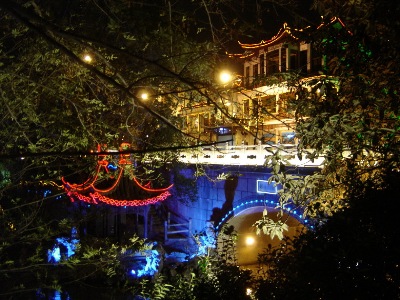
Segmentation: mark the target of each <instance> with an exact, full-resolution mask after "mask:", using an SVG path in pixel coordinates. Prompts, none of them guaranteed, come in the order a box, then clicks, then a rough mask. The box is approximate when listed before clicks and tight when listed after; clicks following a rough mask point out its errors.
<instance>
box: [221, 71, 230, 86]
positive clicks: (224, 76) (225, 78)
mask: <svg viewBox="0 0 400 300" xmlns="http://www.w3.org/2000/svg"><path fill="white" fill-rule="evenodd" d="M219 80H220V81H221V82H222V83H224V84H225V83H228V82H230V81H231V80H232V74H231V73H229V72H227V71H224V72H222V73H221V74H220V75H219Z"/></svg>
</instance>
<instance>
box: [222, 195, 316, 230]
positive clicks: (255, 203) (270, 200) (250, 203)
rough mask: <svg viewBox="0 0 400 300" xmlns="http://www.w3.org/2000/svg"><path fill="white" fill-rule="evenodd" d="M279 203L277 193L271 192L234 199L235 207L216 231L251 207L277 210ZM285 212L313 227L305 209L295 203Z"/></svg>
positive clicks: (224, 217) (287, 207) (223, 218)
mask: <svg viewBox="0 0 400 300" xmlns="http://www.w3.org/2000/svg"><path fill="white" fill-rule="evenodd" d="M278 205H279V197H278V195H277V194H269V195H267V196H265V195H263V196H261V195H254V196H249V197H245V198H242V199H240V200H237V201H234V203H233V208H232V209H231V210H229V211H228V212H227V213H226V214H225V215H224V216H223V217H222V219H221V220H220V221H219V223H218V224H217V225H216V226H215V228H216V231H217V232H219V231H220V230H221V228H222V226H223V225H224V224H225V223H227V222H228V221H229V220H230V219H231V218H234V217H235V216H237V215H239V214H242V213H245V212H246V210H248V209H249V208H254V207H258V208H262V209H264V208H266V209H267V211H268V212H269V211H276V209H277V206H278ZM284 213H286V214H287V215H288V216H290V217H292V218H294V219H296V220H297V221H299V222H300V223H301V224H303V225H304V226H307V227H310V228H313V225H312V224H311V222H310V220H309V219H307V218H304V217H303V209H301V208H295V207H294V206H293V205H288V206H286V207H285V209H284Z"/></svg>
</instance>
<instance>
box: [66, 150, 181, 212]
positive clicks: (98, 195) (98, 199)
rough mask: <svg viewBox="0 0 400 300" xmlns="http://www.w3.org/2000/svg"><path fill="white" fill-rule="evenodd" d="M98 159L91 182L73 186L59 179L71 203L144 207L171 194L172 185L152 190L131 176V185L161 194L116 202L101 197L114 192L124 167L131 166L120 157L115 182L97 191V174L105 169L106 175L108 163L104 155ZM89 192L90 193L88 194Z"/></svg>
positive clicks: (123, 157) (87, 181)
mask: <svg viewBox="0 0 400 300" xmlns="http://www.w3.org/2000/svg"><path fill="white" fill-rule="evenodd" d="M128 146H130V145H129V144H127V143H123V145H121V147H123V148H124V149H126V147H128ZM98 151H100V146H98ZM99 156H100V157H102V158H103V159H101V160H98V161H97V163H98V166H97V170H96V175H95V176H94V177H93V179H92V180H90V179H88V180H86V181H85V182H84V183H82V184H73V183H69V182H68V181H66V180H65V178H64V177H63V178H61V180H62V182H63V185H64V189H65V191H66V192H67V195H68V197H69V198H70V200H71V202H75V199H77V200H79V201H82V202H85V203H88V204H100V203H104V204H107V205H111V206H118V207H120V206H125V207H126V206H145V205H149V204H155V203H157V202H160V201H164V200H165V199H167V198H168V197H169V196H171V193H170V192H169V191H168V190H169V189H170V188H172V187H173V184H171V185H169V186H168V187H166V188H158V189H154V188H151V187H150V182H148V183H147V184H145V185H142V184H141V183H140V182H139V181H138V180H137V179H136V177H134V176H133V183H134V184H136V185H137V186H138V187H139V188H140V189H142V190H144V191H146V192H150V193H161V194H160V195H158V196H155V197H151V198H146V199H143V200H140V199H132V200H127V199H124V200H118V199H112V198H110V197H107V196H105V195H103V193H105V194H106V193H110V192H112V191H113V190H115V189H116V188H117V186H118V184H119V182H120V180H121V178H122V175H123V174H124V167H123V166H124V165H132V162H131V161H130V160H129V159H128V156H129V155H121V158H120V159H119V164H120V165H121V167H117V168H116V169H115V171H116V170H117V169H120V170H119V173H118V175H117V178H116V179H115V182H114V183H113V184H112V185H111V187H109V188H107V189H99V188H96V187H95V183H96V181H97V179H98V175H99V172H100V171H101V169H102V168H104V169H105V171H106V172H107V173H108V172H109V170H108V166H109V162H108V160H107V159H106V155H99ZM89 191H90V192H89ZM82 192H89V195H88V196H87V195H83V194H82Z"/></svg>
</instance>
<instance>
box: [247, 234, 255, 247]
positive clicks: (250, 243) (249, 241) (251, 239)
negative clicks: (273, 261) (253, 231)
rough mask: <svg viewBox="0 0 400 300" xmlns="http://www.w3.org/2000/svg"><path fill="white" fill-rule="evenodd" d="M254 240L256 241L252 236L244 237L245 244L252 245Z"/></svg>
mask: <svg viewBox="0 0 400 300" xmlns="http://www.w3.org/2000/svg"><path fill="white" fill-rule="evenodd" d="M255 242H256V240H255V239H254V238H253V237H252V236H248V237H246V241H245V243H246V245H247V246H252V245H254V243H255Z"/></svg>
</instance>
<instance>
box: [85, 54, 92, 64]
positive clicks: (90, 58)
mask: <svg viewBox="0 0 400 300" xmlns="http://www.w3.org/2000/svg"><path fill="white" fill-rule="evenodd" d="M83 60H84V61H85V62H87V63H91V62H92V57H91V56H90V55H89V54H86V55H85V56H84V57H83Z"/></svg>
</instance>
